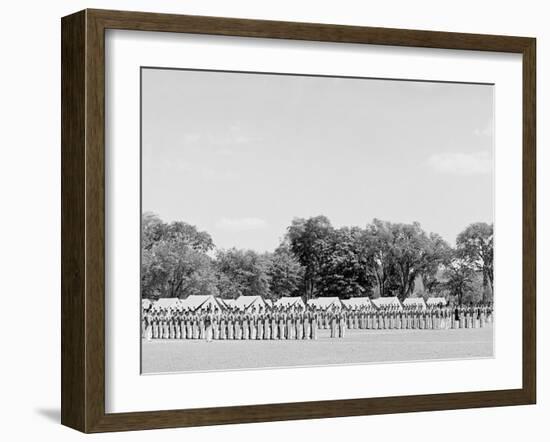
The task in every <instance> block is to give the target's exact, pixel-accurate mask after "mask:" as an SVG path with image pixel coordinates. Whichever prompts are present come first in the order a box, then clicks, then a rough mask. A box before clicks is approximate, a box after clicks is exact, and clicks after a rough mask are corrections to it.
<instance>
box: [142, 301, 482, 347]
mask: <svg viewBox="0 0 550 442" xmlns="http://www.w3.org/2000/svg"><path fill="white" fill-rule="evenodd" d="M492 321H493V309H492V306H491V305H488V304H478V305H468V306H463V305H460V306H453V307H449V306H443V305H439V306H428V307H419V306H404V307H401V306H393V305H392V306H381V307H375V306H372V305H371V306H359V307H357V306H355V307H351V308H347V307H336V306H332V307H326V308H321V307H314V306H310V305H308V306H306V307H303V306H275V307H267V306H265V307H264V306H259V307H255V306H254V307H251V308H249V309H239V308H236V307H233V308H223V309H222V308H218V307H212V306H211V305H210V306H208V308H198V309H196V310H192V309H189V308H188V309H181V308H162V309H155V308H154V307H152V306H150V307H148V308H143V310H142V330H141V331H142V337H143V338H144V339H147V340H155V339H192V340H206V341H213V340H216V341H218V340H220V341H226V340H316V339H317V338H318V335H319V330H327V331H328V333H326V334H328V335H329V336H330V337H331V338H344V337H345V335H346V330H354V329H362V330H441V329H461V328H483V327H486V326H487V325H488V324H490V323H491V322H492Z"/></svg>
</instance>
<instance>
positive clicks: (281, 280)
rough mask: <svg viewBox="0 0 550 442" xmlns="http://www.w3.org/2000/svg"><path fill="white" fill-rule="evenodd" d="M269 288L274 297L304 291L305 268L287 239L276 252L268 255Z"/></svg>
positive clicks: (298, 293)
mask: <svg viewBox="0 0 550 442" xmlns="http://www.w3.org/2000/svg"><path fill="white" fill-rule="evenodd" d="M267 259H268V262H269V264H268V270H267V273H268V276H269V280H270V283H269V288H270V293H271V297H272V299H274V300H275V299H278V298H281V297H283V296H299V295H301V294H302V293H303V286H304V284H303V281H304V268H303V267H302V266H301V265H300V262H299V261H298V259H296V257H295V256H294V254H293V253H292V251H291V250H290V245H289V244H288V242H287V241H283V242H282V243H281V244H280V245H279V247H277V249H275V252H274V253H272V254H269V255H268V256H267Z"/></svg>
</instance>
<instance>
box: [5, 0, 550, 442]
mask: <svg viewBox="0 0 550 442" xmlns="http://www.w3.org/2000/svg"><path fill="white" fill-rule="evenodd" d="M2 6H3V7H2V12H1V14H2V26H1V27H0V33H1V39H0V47H1V53H2V65H1V69H0V113H1V115H0V116H1V118H0V140H1V141H0V143H1V144H0V189H1V190H0V192H1V193H0V207H1V213H2V216H1V217H0V232H1V233H2V240H1V241H0V248H1V251H2V253H0V276H1V283H0V295H1V297H2V301H1V302H2V306H3V308H2V309H1V314H0V407H1V409H0V413H1V414H0V415H1V416H2V418H1V419H0V421H1V422H2V423H1V425H0V435H1V438H2V439H3V440H24V439H31V438H40V439H49V440H59V441H62V440H78V439H83V438H84V436H83V435H81V434H79V433H77V432H75V431H73V430H70V429H67V428H64V427H62V426H61V425H59V406H60V403H59V402H60V401H59V396H60V348H59V347H60V345H59V342H60V327H59V320H60V313H59V311H60V66H59V65H60V17H61V16H63V15H67V14H69V13H72V12H74V11H77V10H79V9H83V8H86V7H93V8H106V9H127V10H143V11H155V12H172V13H185V14H200V15H217V16H228V17H245V18H262V19H274V20H291V21H310V22H323V23H339V24H353V25H364V26H384V27H401V28H415V29H432V30H444V31H457V32H476V33H494V34H509V35H525V36H533V37H537V39H538V97H537V99H538V122H539V129H538V146H539V147H538V176H539V178H538V184H539V197H538V204H539V205H538V207H539V209H538V216H539V218H538V226H539V229H538V238H539V246H538V259H539V261H538V262H539V281H538V294H539V295H538V299H539V306H538V311H539V315H538V316H539V322H538V324H539V326H538V332H539V339H538V342H539V345H538V354H539V384H538V385H539V388H538V394H539V399H538V401H539V404H538V405H536V406H529V407H508V408H498V409H497V408H494V409H482V410H466V411H448V412H437V413H415V414H407V415H389V416H375V417H359V418H341V419H329V420H320V421H298V422H285V423H267V424H253V425H250V424H249V425H232V426H224V427H210V428H199V429H179V430H161V431H147V432H140V433H123V434H120V433H119V434H107V435H98V436H94V437H95V438H96V440H113V439H115V438H116V440H132V441H134V440H150V439H151V438H154V439H156V440H182V438H184V439H186V440H198V439H212V440H214V439H216V438H218V439H220V440H221V439H223V440H226V441H227V440H229V441H232V440H239V441H245V440H255V441H258V440H262V441H272V440H273V441H275V440H278V441H279V440H281V439H290V440H298V439H308V440H316V441H324V440H339V439H340V438H347V439H349V440H353V439H356V438H357V439H363V440H364V439H382V440H409V441H415V440H422V441H424V442H426V441H431V440H445V441H448V442H451V441H464V440H465V439H469V440H483V439H488V438H491V439H498V440H516V439H521V438H525V437H526V436H527V435H528V434H530V435H531V439H533V440H543V437H542V436H541V435H542V433H543V432H545V433H547V431H548V427H547V425H546V423H545V421H544V420H543V416H546V415H549V412H550V388H549V382H548V377H547V376H546V375H545V372H546V374H547V373H548V370H549V366H550V346H549V345H548V344H547V341H546V338H547V336H548V334H549V333H550V328H549V325H548V324H547V323H545V322H544V318H545V316H546V315H543V314H542V312H544V311H547V310H548V308H550V303H549V302H548V301H547V299H546V297H545V292H547V291H548V290H549V289H550V287H549V284H550V279H549V277H548V272H546V274H545V272H544V269H545V267H547V265H548V259H549V258H548V253H549V250H550V244H549V241H550V237H549V233H548V230H546V231H545V230H544V229H543V226H544V225H545V223H547V222H549V221H550V202H549V201H548V200H547V201H546V202H545V201H544V197H545V194H546V192H545V191H546V190H548V187H549V184H550V178H549V175H550V157H549V155H548V154H547V152H545V149H543V147H544V146H545V145H546V144H547V143H548V139H549V136H550V131H549V130H548V129H547V127H545V121H549V118H550V109H549V104H548V103H549V100H550V87H549V85H548V83H547V82H545V78H550V27H549V26H548V24H549V22H550V13H549V12H548V11H547V10H546V2H543V1H534V0H524V1H521V2H520V1H517V0H516V1H514V2H510V1H504V0H500V1H497V0H486V1H483V2H480V1H479V0H478V1H472V0H462V1H460V2H458V1H454V2H442V1H436V0H434V1H430V0H416V1H407V0H396V1H386V2H367V1H352V0H339V1H337V2H335V1H330V2H327V1H319V0H318V1H306V0H293V1H292V0H278V1H270V2H259V1H252V0H233V1H231V2H229V1H224V0H187V1H181V0H180V1H175V0H174V1H170V0H157V1H155V2H150V1H149V2H147V1H144V0H141V1H138V0H135V1H119V0H88V1H82V0H73V1H68V0H51V1H48V2H39V1H29V0H19V1H17V2H16V1H13V2H4V4H3V5H2ZM545 172H546V176H545ZM527 432H529V433H527ZM537 433H538V434H539V436H538V437H537V436H536V435H535V434H537ZM31 440H32V439H31Z"/></svg>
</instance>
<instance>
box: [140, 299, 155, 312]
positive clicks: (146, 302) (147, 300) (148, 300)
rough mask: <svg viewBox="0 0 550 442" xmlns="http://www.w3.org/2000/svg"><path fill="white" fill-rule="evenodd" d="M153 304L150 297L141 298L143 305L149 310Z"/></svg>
mask: <svg viewBox="0 0 550 442" xmlns="http://www.w3.org/2000/svg"><path fill="white" fill-rule="evenodd" d="M151 304H153V303H152V302H151V300H150V299H142V300H141V307H142V308H144V309H145V310H147V309H148V308H149V307H151Z"/></svg>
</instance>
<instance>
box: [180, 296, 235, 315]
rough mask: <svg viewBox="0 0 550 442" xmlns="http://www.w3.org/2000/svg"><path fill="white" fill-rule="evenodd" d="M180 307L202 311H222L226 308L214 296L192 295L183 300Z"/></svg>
mask: <svg viewBox="0 0 550 442" xmlns="http://www.w3.org/2000/svg"><path fill="white" fill-rule="evenodd" d="M180 307H181V308H184V309H191V310H193V311H195V310H202V309H209V308H210V309H211V310H214V309H216V308H217V309H218V310H222V309H224V308H225V306H224V304H223V303H222V302H221V300H219V299H217V298H215V297H214V296H212V295H190V296H188V297H187V298H185V299H182V300H181V302H180Z"/></svg>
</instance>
